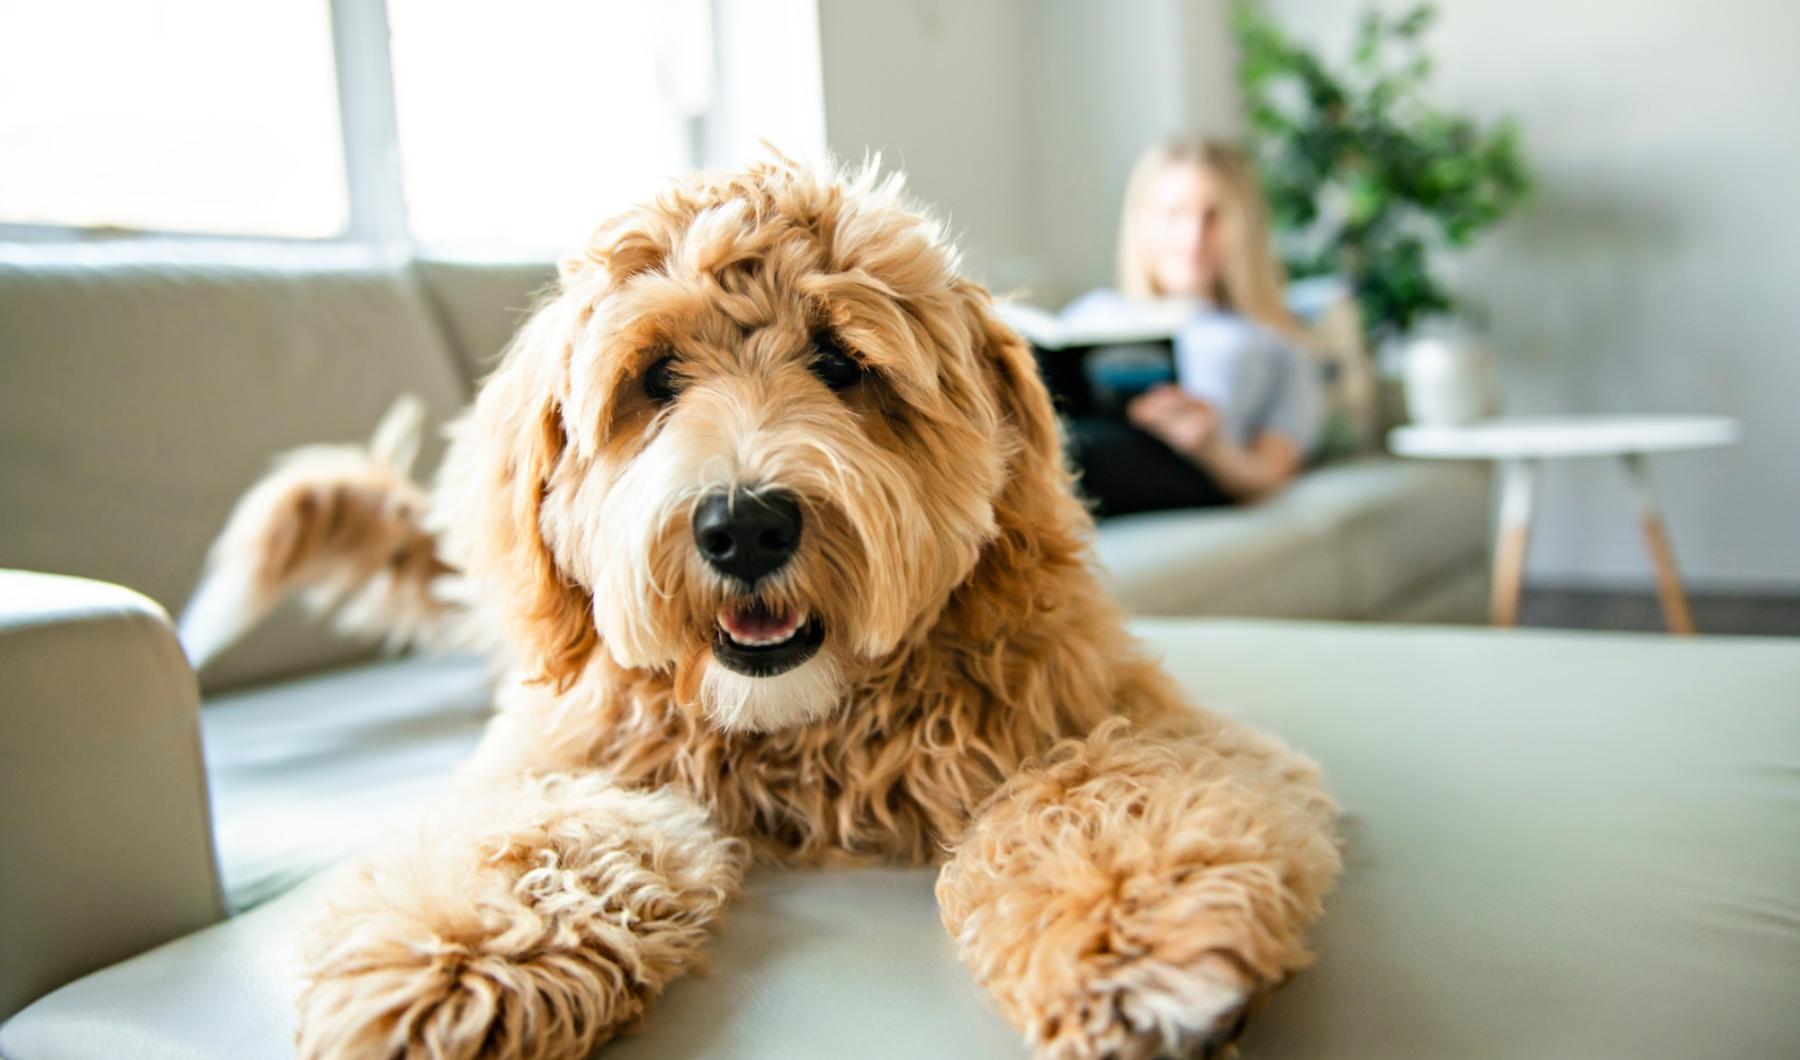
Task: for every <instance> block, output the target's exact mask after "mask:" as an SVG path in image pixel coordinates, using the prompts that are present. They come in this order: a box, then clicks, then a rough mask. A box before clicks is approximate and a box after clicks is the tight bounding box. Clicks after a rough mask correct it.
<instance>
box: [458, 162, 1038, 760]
mask: <svg viewBox="0 0 1800 1060" xmlns="http://www.w3.org/2000/svg"><path fill="white" fill-rule="evenodd" d="M561 271H562V276H561V283H560V285H559V289H558V292H557V293H556V295H555V297H554V298H552V299H551V300H550V301H548V302H547V303H546V304H545V305H543V306H542V307H541V308H540V309H539V310H538V312H537V313H536V315H535V316H534V317H533V318H532V319H531V321H530V322H529V323H528V324H527V325H526V326H525V328H524V329H523V330H522V331H521V333H520V335H519V337H518V338H517V339H516V340H515V342H514V344H513V346H512V348H511V349H510V350H509V351H508V353H507V355H506V357H505V358H504V360H503V361H502V363H501V365H500V367H499V368H498V370H497V371H496V372H495V374H494V375H493V377H491V378H490V379H489V380H488V381H487V383H486V385H485V386H484V388H483V389H482V391H481V394H480V396H479V398H478V399H477V402H476V406H475V411H474V414H473V416H472V418H471V420H470V421H469V422H468V423H467V424H465V426H464V428H463V430H464V434H463V435H462V436H461V437H460V438H459V440H458V445H457V448H458V450H460V451H459V452H457V453H456V454H455V455H454V456H453V461H454V463H453V464H452V465H451V466H450V468H449V469H448V476H449V477H450V478H452V479H455V480H458V481H457V482H454V483H452V488H454V489H458V490H460V491H461V496H460V499H458V500H457V501H455V502H454V510H453V511H452V512H451V513H450V518H451V520H452V522H453V523H463V524H465V525H463V526H462V527H460V528H459V529H458V530H457V532H458V535H459V536H463V537H464V541H463V547H462V548H461V549H460V551H462V552H463V553H464V554H465V555H464V557H463V560H464V562H466V563H467V565H468V566H469V567H470V569H471V572H472V573H473V574H475V575H476V576H477V577H478V578H479V579H480V580H481V582H482V583H483V584H484V585H485V586H486V587H487V591H488V592H490V593H492V594H496V595H497V596H498V598H499V601H500V607H501V609H502V611H503V618H504V619H505V620H506V621H507V623H508V625H509V627H510V629H511V631H512V635H513V640H514V643H515V646H516V647H517V648H518V650H519V651H520V653H521V655H522V656H523V658H524V661H525V662H526V664H527V665H528V666H530V667H532V668H534V669H535V670H536V671H537V673H538V675H539V676H540V677H541V678H543V679H546V680H550V681H554V682H557V683H559V684H566V683H569V682H571V681H573V680H575V679H576V677H577V676H578V675H579V674H580V673H581V672H582V670H583V669H584V668H585V667H586V666H587V665H588V664H589V663H590V662H591V661H592V657H593V655H594V653H595V652H597V651H604V652H606V653H609V654H610V656H611V657H612V659H613V660H614V661H616V662H617V663H618V664H619V665H621V666H625V667H629V668H650V669H657V670H667V671H669V672H672V673H673V674H674V675H675V687H676V691H677V696H678V698H679V699H681V700H682V701H683V702H697V703H699V704H700V705H701V707H702V708H703V709H704V710H706V711H707V713H708V714H709V715H710V717H711V718H712V719H713V720H714V721H715V722H716V723H717V724H719V725H720V726H722V727H725V728H735V729H750V730H769V729H775V728H780V727H783V726H787V725H792V724H798V723H802V722H806V721H809V720H813V719H816V718H819V717H821V716H823V715H824V714H826V713H827V712H829V711H831V710H832V709H833V708H834V707H835V706H836V705H837V704H838V703H839V701H840V699H841V698H842V697H843V693H844V691H845V689H846V688H847V687H849V685H850V684H851V683H852V682H853V681H854V680H855V679H856V677H857V675H858V674H859V673H860V672H864V671H865V668H867V667H871V666H876V665H880V663H881V662H882V660H884V659H886V658H889V657H891V655H892V653H894V652H895V651H896V650H898V649H900V648H901V647H902V646H903V645H906V644H908V643H909V642H911V641H912V640H913V639H914V638H917V637H918V636H920V635H921V634H922V633H923V632H924V631H925V630H927V629H928V628H929V627H930V625H931V624H932V623H933V622H934V621H936V619H937V617H938V615H939V614H940V612H941V611H942V609H943V608H944V606H945V603H946V601H947V600H949V598H950V596H951V594H952V593H953V592H954V591H955V590H956V588H957V587H958V586H959V585H961V584H963V583H964V582H965V581H966V580H967V579H969V578H970V577H971V575H972V573H973V572H975V570H976V569H977V566H978V564H979V563H980V561H981V559H982V557H983V555H984V552H986V551H987V550H989V549H991V548H994V547H1003V548H1014V549H1016V548H1017V543H1016V542H1015V543H1012V544H1007V543H1004V542H1002V543H1000V544H999V545H998V546H996V541H997V538H999V537H1000V536H1001V535H1002V530H1003V528H1011V527H1016V526H1018V525H1019V524H1021V523H1024V522H1028V521H1029V520H1031V519H1033V518H1046V517H1049V513H1048V512H1045V513H1038V512H1033V511H1027V510H1023V509H1028V508H1031V507H1033V502H1032V501H1031V500H1030V498H1031V497H1033V496H1038V495H1043V494H1046V493H1049V494H1056V493H1058V492H1059V491H1060V493H1061V494H1064V495H1066V493H1067V477H1066V473H1065V472H1064V470H1063V465H1062V462H1061V459H1060V456H1059V454H1058V441H1057V431H1056V426H1055V421H1054V418H1053V416H1052V413H1051V408H1050V403H1049V399H1048V397H1047V395H1046V394H1045V391H1044V389H1043V387H1042V385H1041V384H1040V383H1039V381H1038V379H1037V374H1036V370H1035V367H1034V365H1033V363H1032V360H1031V357H1030V354H1029V351H1028V350H1027V349H1026V348H1025V347H1024V345H1023V344H1022V343H1021V342H1020V341H1019V340H1018V339H1017V337H1016V336H1014V335H1013V334H1012V333H1011V332H1010V331H1009V330H1008V329H1007V328H1005V327H1004V326H1003V325H1002V324H1000V323H999V322H998V320H997V319H996V318H995V316H994V314H993V311H992V308H991V304H990V300H989V297H988V295H987V293H986V292H985V291H984V290H983V289H982V288H981V287H979V286H978V285H976V284H973V283H971V282H969V281H967V280H965V279H963V278H962V277H961V276H960V275H959V274H958V272H957V260H956V255H955V253H954V251H953V250H952V249H951V248H950V247H949V246H948V245H947V244H946V242H945V240H944V237H943V233H942V229H941V226H939V225H938V224H936V223H934V222H932V221H930V220H929V219H927V218H926V217H924V216H922V215H921V214H919V213H917V212H915V211H914V210H912V209H910V208H909V207H908V206H907V205H906V204H905V203H904V202H903V200H902V198H901V194H900V189H899V186H898V181H896V180H893V179H889V180H885V181H883V180H879V179H877V177H876V176H875V174H874V173H873V171H872V170H870V171H866V172H865V173H864V174H862V175H861V176H859V177H856V178H854V179H842V178H839V177H837V176H836V175H833V174H828V173H821V172H818V171H815V170H812V169H810V168H808V167H804V166H801V165H798V164H795V163H790V162H787V161H785V160H780V161H776V162H772V163H766V164H759V165H756V166H753V167H752V168H750V169H749V170H748V171H746V172H744V173H740V174H733V175H730V176H723V177H720V176H712V177H702V178H695V179H693V180H690V181H688V182H686V183H683V184H681V185H679V186H677V187H675V188H674V189H672V190H670V191H669V192H667V193H665V194H664V195H663V196H662V197H661V198H659V199H658V200H656V202H655V203H654V204H652V205H648V206H645V207H642V208H639V209H636V210H633V211H631V212H629V213H626V214H625V215H623V216H621V217H619V218H617V219H615V220H614V221H612V222H609V223H608V224H606V225H604V226H602V227H601V228H600V230H599V231H598V232H597V233H596V234H595V236H594V237H593V240H592V243H591V245H590V246H589V247H588V248H587V251H586V252H585V253H584V254H583V255H581V256H579V257H577V258H573V259H569V260H567V261H565V262H564V263H563V266H562V270H561ZM1054 510H1055V511H1057V512H1061V511H1062V509H1061V508H1055V509H1054Z"/></svg>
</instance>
